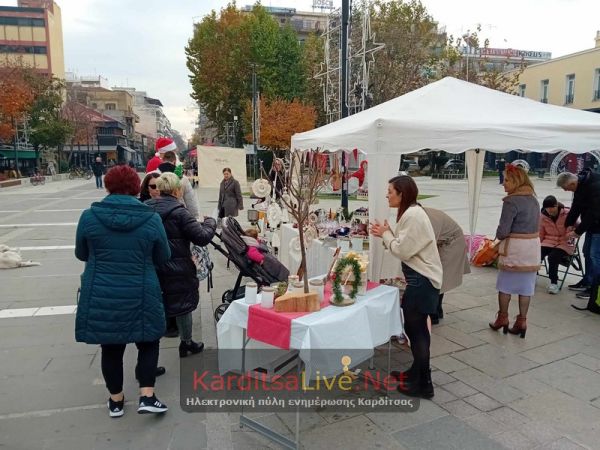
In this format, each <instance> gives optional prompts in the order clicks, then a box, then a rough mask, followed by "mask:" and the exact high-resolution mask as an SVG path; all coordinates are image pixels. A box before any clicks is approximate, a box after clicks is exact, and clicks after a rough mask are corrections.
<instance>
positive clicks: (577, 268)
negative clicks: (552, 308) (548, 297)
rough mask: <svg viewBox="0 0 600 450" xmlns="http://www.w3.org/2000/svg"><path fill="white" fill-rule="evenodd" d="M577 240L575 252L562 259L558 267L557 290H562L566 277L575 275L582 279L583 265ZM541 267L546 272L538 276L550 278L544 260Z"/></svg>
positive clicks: (546, 262) (546, 263)
mask: <svg viewBox="0 0 600 450" xmlns="http://www.w3.org/2000/svg"><path fill="white" fill-rule="evenodd" d="M579 239H580V238H577V242H575V251H574V252H573V254H572V255H569V256H566V257H564V258H563V260H562V261H561V262H560V264H559V265H558V277H559V280H558V281H559V285H558V288H559V289H562V287H563V285H564V284H565V279H566V278H567V275H575V276H577V277H579V278H583V275H584V272H583V264H582V262H581V252H580V250H579ZM542 265H543V266H544V270H545V271H546V273H545V274H543V273H540V272H539V271H538V275H539V276H540V277H544V278H550V277H549V276H548V261H546V258H544V259H543V260H542ZM563 267H564V269H563ZM571 269H572V270H571ZM577 272H579V273H577Z"/></svg>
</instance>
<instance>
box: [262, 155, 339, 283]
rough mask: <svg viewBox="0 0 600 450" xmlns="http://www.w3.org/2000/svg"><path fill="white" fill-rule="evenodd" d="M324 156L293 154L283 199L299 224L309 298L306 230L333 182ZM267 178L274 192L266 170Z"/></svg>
mask: <svg viewBox="0 0 600 450" xmlns="http://www.w3.org/2000/svg"><path fill="white" fill-rule="evenodd" d="M321 155H323V153H322V152H320V151H310V152H308V151H307V152H302V151H300V150H293V151H291V152H290V167H289V175H288V176H287V177H286V181H285V185H284V188H285V190H286V192H287V195H286V194H284V195H282V196H281V201H282V203H283V205H284V206H285V207H286V208H287V210H288V211H289V213H290V214H291V215H292V217H293V218H294V219H295V220H296V222H297V223H298V235H299V238H300V251H301V254H302V260H301V262H300V271H301V273H302V274H303V277H302V279H303V281H304V293H305V294H308V292H309V289H308V277H306V274H307V273H308V272H307V270H306V248H305V245H304V239H305V235H304V233H305V230H306V227H307V225H308V217H309V215H310V205H312V204H314V203H316V200H317V195H318V194H319V192H320V190H321V189H322V188H323V187H324V186H325V184H326V183H327V182H328V181H329V176H328V175H327V173H326V170H325V164H322V162H323V159H322V158H321ZM263 175H265V178H267V179H268V180H269V182H270V184H271V189H274V188H275V186H273V181H272V180H270V178H269V177H268V176H266V173H265V172H264V169H263Z"/></svg>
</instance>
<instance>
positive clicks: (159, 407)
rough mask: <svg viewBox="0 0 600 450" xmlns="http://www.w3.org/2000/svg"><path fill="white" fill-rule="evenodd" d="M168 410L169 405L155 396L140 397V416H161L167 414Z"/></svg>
mask: <svg viewBox="0 0 600 450" xmlns="http://www.w3.org/2000/svg"><path fill="white" fill-rule="evenodd" d="M168 409H169V408H167V405H165V404H164V403H162V402H161V401H160V400H159V399H157V398H156V395H153V396H152V397H140V406H139V407H138V410H137V412H138V414H161V413H164V412H167V411H168Z"/></svg>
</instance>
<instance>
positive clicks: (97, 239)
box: [75, 166, 171, 417]
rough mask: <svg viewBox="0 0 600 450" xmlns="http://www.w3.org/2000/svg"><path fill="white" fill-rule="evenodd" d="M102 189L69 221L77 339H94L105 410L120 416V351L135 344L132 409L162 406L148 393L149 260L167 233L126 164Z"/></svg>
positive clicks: (153, 341) (151, 362) (154, 325)
mask: <svg viewBox="0 0 600 450" xmlns="http://www.w3.org/2000/svg"><path fill="white" fill-rule="evenodd" d="M104 183H105V186H106V190H107V191H108V193H109V195H108V196H107V197H106V198H104V199H103V200H102V201H101V202H96V203H93V204H92V207H91V208H89V209H86V210H85V211H84V212H83V214H82V215H81V218H80V219H79V224H78V226H77V236H76V243H75V256H76V257H77V258H78V259H80V260H81V261H85V270H84V272H83V274H82V275H81V295H80V297H79V303H78V306H77V316H76V321H75V337H76V340H77V341H78V342H85V343H87V344H100V346H101V348H102V362H101V364H102V375H103V376H104V379H105V381H106V387H107V388H108V391H109V392H110V398H109V400H108V409H109V415H110V417H120V416H122V415H123V405H124V401H125V400H124V395H123V354H124V352H125V346H126V344H129V343H135V344H136V346H137V348H138V361H137V366H136V377H137V379H138V381H139V385H140V401H139V407H138V413H141V414H144V413H162V412H165V411H166V410H167V406H166V405H165V404H164V403H161V402H160V401H159V400H158V399H157V398H156V396H155V395H154V383H155V380H156V373H157V363H158V350H159V345H158V344H159V339H160V338H161V336H162V335H163V333H164V331H165V311H164V307H163V302H162V295H161V289H160V284H159V282H158V277H157V275H156V270H155V268H154V267H155V265H160V264H163V263H165V262H167V261H168V260H169V258H170V257H171V252H170V250H169V244H168V241H167V235H166V233H165V229H164V227H163V224H162V221H161V220H160V217H159V216H158V214H156V213H154V211H152V209H151V208H150V207H148V206H146V205H144V204H142V203H140V202H139V201H138V200H137V199H136V198H135V196H136V195H137V194H138V193H139V189H140V179H139V177H138V175H137V173H136V172H135V170H133V169H131V168H130V167H127V166H117V167H114V168H112V169H110V170H109V172H108V173H107V174H106V176H105V178H104Z"/></svg>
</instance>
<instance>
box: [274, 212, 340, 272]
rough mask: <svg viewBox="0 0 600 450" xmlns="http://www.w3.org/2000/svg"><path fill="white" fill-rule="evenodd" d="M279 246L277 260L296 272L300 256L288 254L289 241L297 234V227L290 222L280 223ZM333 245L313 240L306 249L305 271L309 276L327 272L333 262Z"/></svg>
mask: <svg viewBox="0 0 600 450" xmlns="http://www.w3.org/2000/svg"><path fill="white" fill-rule="evenodd" d="M280 230H281V247H280V248H279V261H281V263H282V264H283V265H284V266H285V267H287V268H288V270H289V271H290V273H291V274H295V273H297V272H298V268H299V267H300V258H298V259H294V257H293V256H292V255H290V241H291V240H292V239H293V238H295V237H297V236H298V229H297V228H294V227H293V226H292V224H289V223H286V224H283V225H281V227H280ZM334 253H335V248H334V247H329V246H326V245H325V244H324V243H323V241H321V240H318V239H317V240H315V241H313V242H312V244H311V245H310V246H309V247H308V248H307V250H306V271H307V273H308V277H309V278H313V277H316V276H318V275H322V274H325V273H327V271H328V270H329V266H330V265H331V263H332V262H333V254H334Z"/></svg>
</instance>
